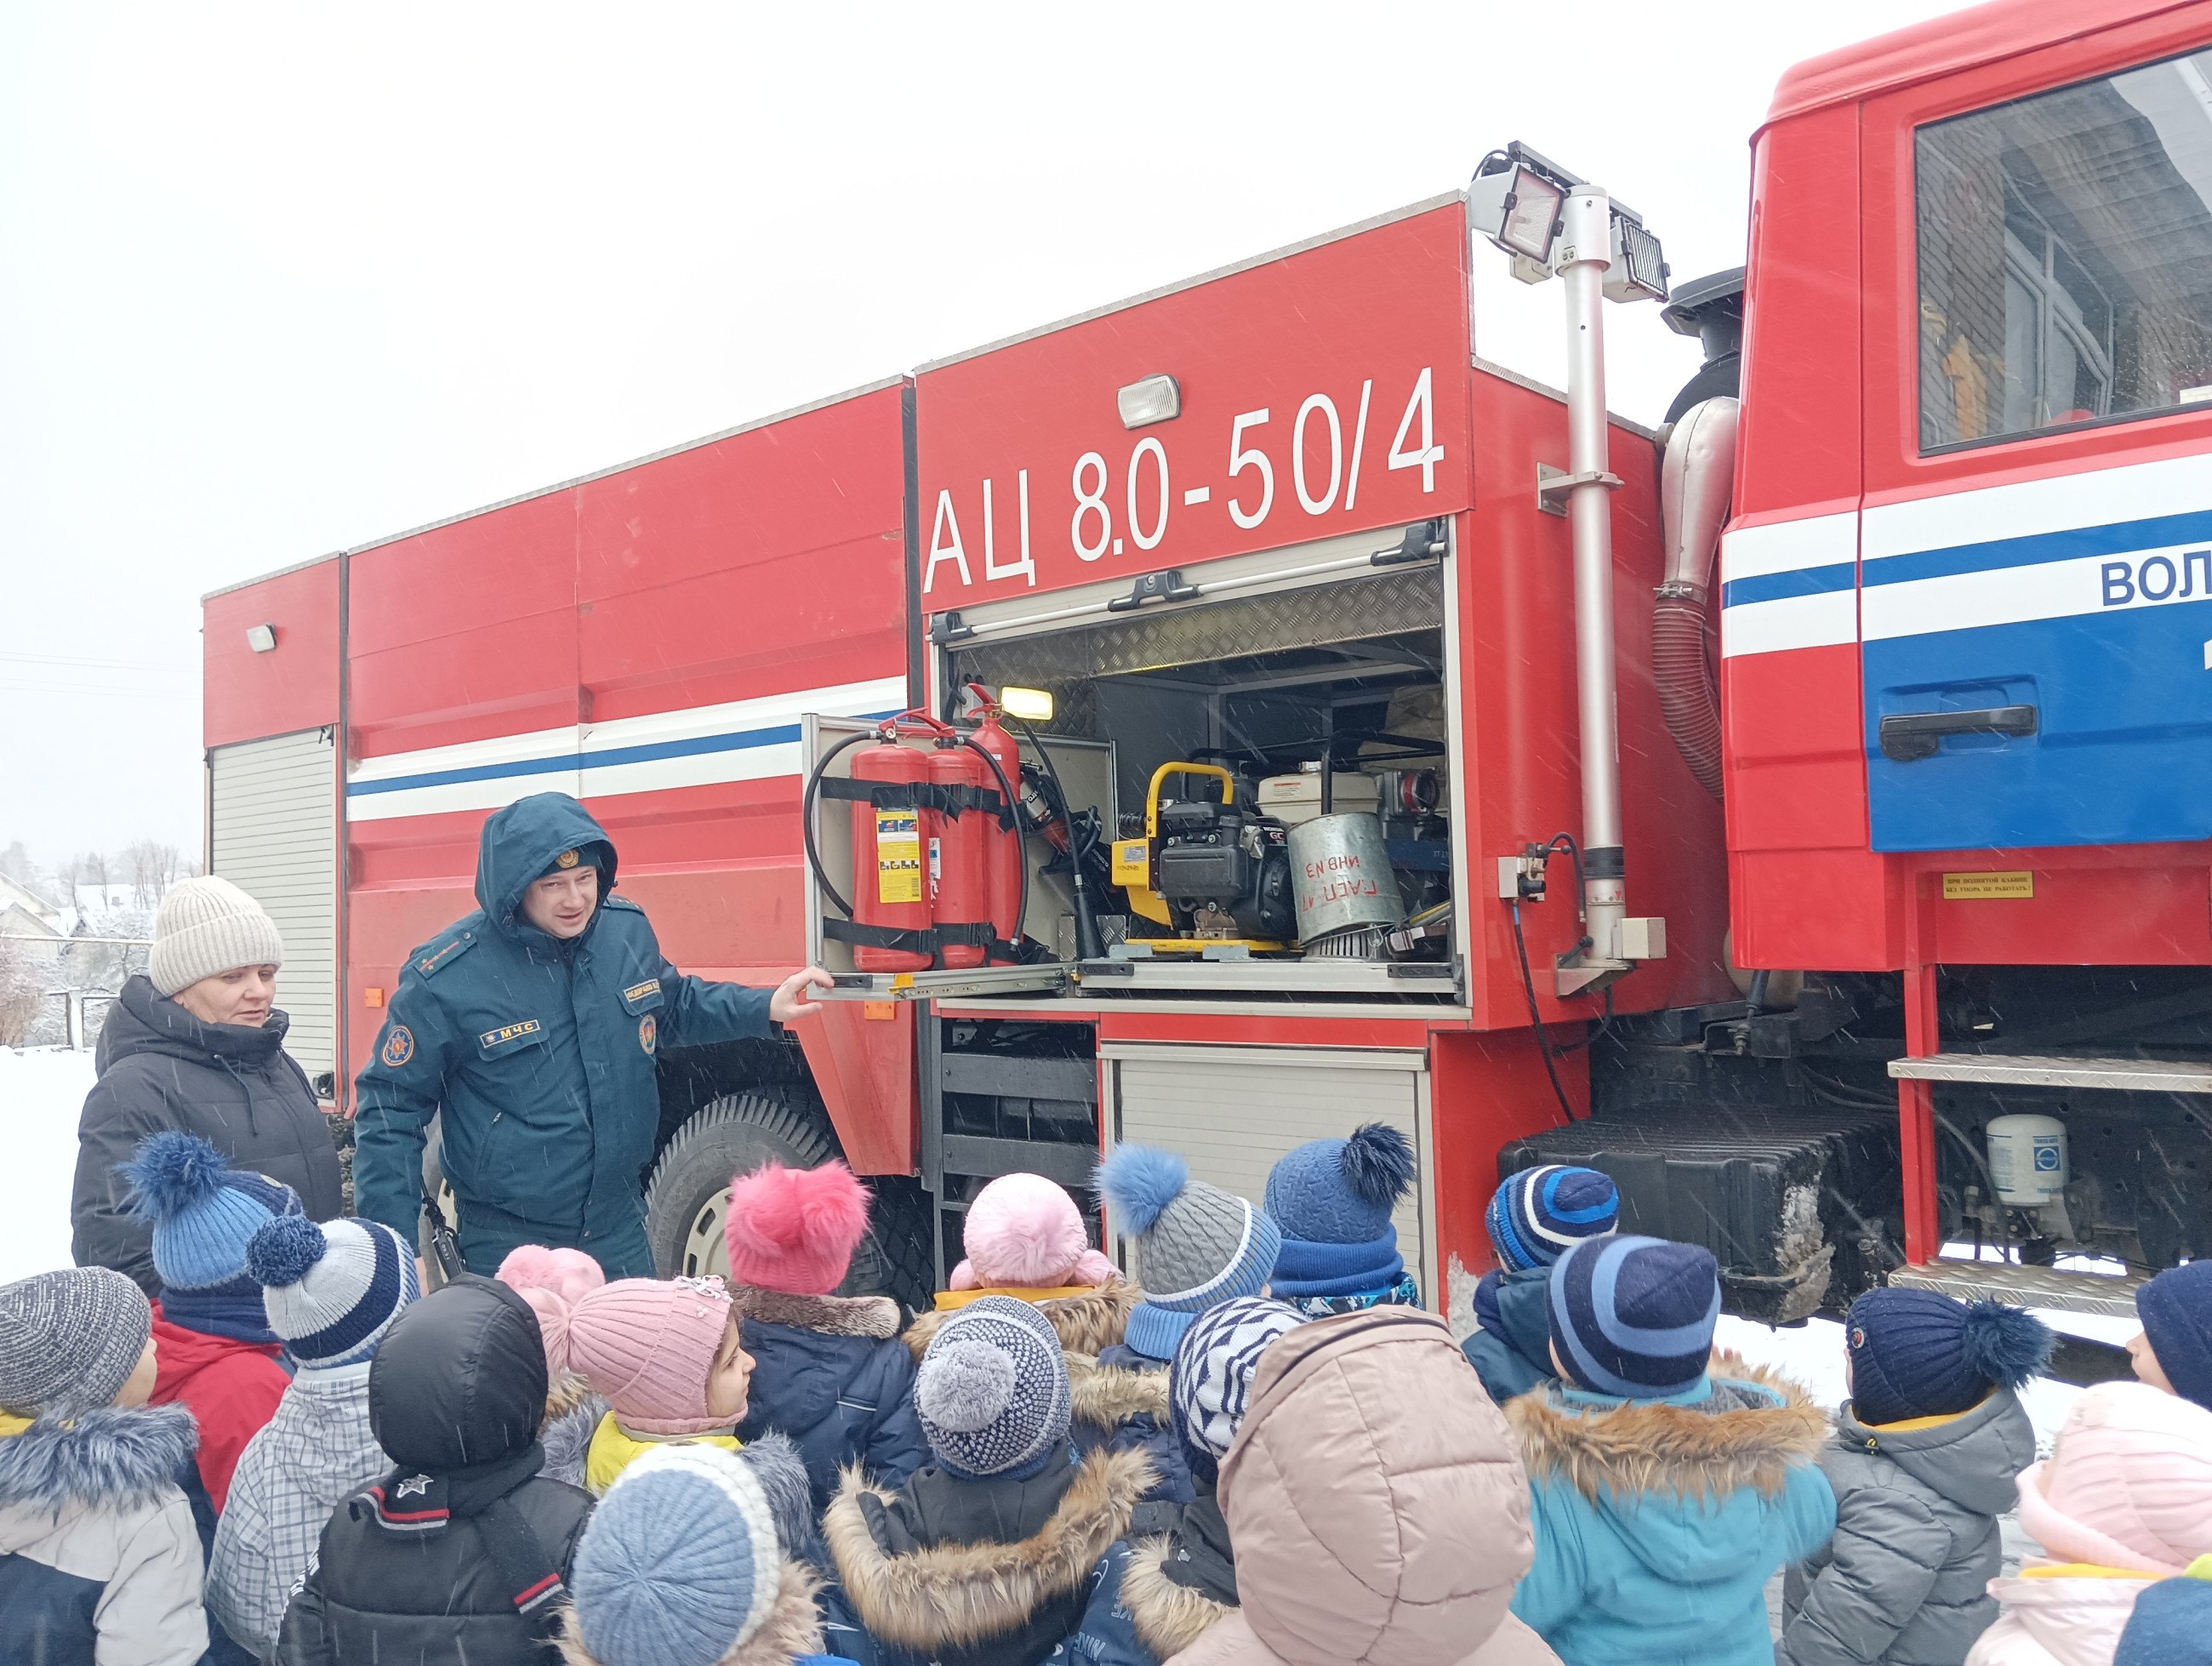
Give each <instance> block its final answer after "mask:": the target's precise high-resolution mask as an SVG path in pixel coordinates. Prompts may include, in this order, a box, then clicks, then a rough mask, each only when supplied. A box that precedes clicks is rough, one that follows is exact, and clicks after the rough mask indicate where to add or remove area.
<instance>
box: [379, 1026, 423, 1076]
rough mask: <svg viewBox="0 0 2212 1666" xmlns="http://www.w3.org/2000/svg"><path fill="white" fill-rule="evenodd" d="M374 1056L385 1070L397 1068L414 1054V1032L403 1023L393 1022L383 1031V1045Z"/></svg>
mask: <svg viewBox="0 0 2212 1666" xmlns="http://www.w3.org/2000/svg"><path fill="white" fill-rule="evenodd" d="M376 1056H377V1057H378V1058H379V1059H380V1060H381V1061H383V1063H384V1067H385V1068H386V1070H397V1069H398V1068H399V1067H400V1066H401V1065H403V1064H405V1063H406V1062H407V1061H408V1060H410V1059H411V1058H413V1057H414V1056H415V1032H414V1031H411V1030H410V1029H409V1028H408V1027H407V1026H406V1025H404V1024H395V1025H392V1028H390V1029H389V1030H387V1031H385V1032H384V1045H383V1046H382V1047H380V1048H379V1049H377V1054H376Z"/></svg>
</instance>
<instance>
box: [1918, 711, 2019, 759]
mask: <svg viewBox="0 0 2212 1666" xmlns="http://www.w3.org/2000/svg"><path fill="white" fill-rule="evenodd" d="M2037 727H2039V719H2038V717H2037V714H2036V708H2034V707H2033V706H1984V707H1982V708H1979V709H1978V710H1973V711H1950V712H1898V713H1895V714H1893V715H1891V716H1888V717H1885V718H1883V719H1882V720H1881V730H1880V731H1879V733H1880V736H1881V755H1882V756H1883V757H1886V758H1887V759H1889V760H1890V761H1891V762H1892V763H1918V762H1919V761H1920V760H1921V759H1922V758H1928V757H1935V756H1936V753H1937V752H1938V751H1940V750H1942V744H1943V738H1944V737H1945V736H1946V735H1954V734H2002V735H2031V734H2033V733H2035V732H2036V729H2037Z"/></svg>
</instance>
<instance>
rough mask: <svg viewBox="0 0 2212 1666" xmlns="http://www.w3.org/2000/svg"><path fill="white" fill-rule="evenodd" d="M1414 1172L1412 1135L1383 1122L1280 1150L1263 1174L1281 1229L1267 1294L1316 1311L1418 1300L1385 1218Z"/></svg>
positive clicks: (1269, 1205)
mask: <svg viewBox="0 0 2212 1666" xmlns="http://www.w3.org/2000/svg"><path fill="white" fill-rule="evenodd" d="M1416 1172H1417V1165H1416V1163H1415V1160H1414V1157H1413V1142H1412V1141H1410V1140H1407V1138H1406V1136H1405V1135H1404V1134H1402V1133H1401V1132H1400V1131H1399V1130H1398V1129H1396V1128H1393V1127H1391V1126H1390V1124H1389V1123H1388V1122H1369V1123H1367V1124H1365V1125H1364V1126H1363V1127H1361V1128H1355V1129H1353V1130H1352V1133H1351V1134H1350V1135H1349V1136H1347V1137H1345V1138H1342V1139H1328V1140H1308V1141H1307V1142H1306V1143H1305V1144H1304V1145H1303V1146H1298V1147H1297V1149H1296V1150H1294V1151H1292V1152H1290V1153H1289V1154H1288V1155H1287V1156H1285V1157H1284V1158H1283V1159H1282V1160H1281V1161H1280V1162H1279V1163H1277V1164H1275V1166H1274V1168H1273V1170H1272V1171H1271V1172H1270V1173H1269V1174H1268V1176H1267V1213H1268V1214H1269V1215H1270V1216H1272V1217H1273V1219H1274V1221H1275V1223H1276V1225H1279V1226H1280V1227H1281V1228H1282V1230H1283V1244H1282V1248H1281V1249H1279V1250H1278V1251H1277V1252H1276V1256H1275V1268H1274V1274H1273V1278H1272V1280H1270V1288H1271V1289H1272V1290H1273V1293H1274V1294H1275V1295H1276V1296H1277V1297H1279V1298H1281V1299H1283V1300H1285V1301H1288V1302H1292V1303H1296V1304H1302V1305H1303V1304H1319V1307H1318V1308H1317V1309H1316V1310H1317V1311H1318V1310H1332V1309H1334V1308H1335V1307H1340V1306H1342V1305H1345V1304H1354V1305H1358V1304H1364V1298H1378V1299H1379V1298H1384V1297H1385V1296H1388V1297H1389V1298H1391V1299H1401V1298H1402V1296H1403V1295H1405V1294H1410V1295H1411V1296H1412V1298H1413V1300H1415V1301H1418V1300H1419V1292H1418V1290H1414V1289H1413V1288H1412V1286H1411V1285H1410V1282H1409V1281H1407V1280H1406V1260H1405V1257H1404V1256H1402V1255H1401V1254H1400V1253H1399V1250H1398V1231H1397V1228H1396V1227H1395V1225H1392V1224H1391V1219H1390V1216H1391V1214H1392V1213H1393V1212H1394V1211H1395V1209H1396V1208H1397V1207H1398V1204H1399V1202H1400V1201H1401V1200H1402V1199H1403V1198H1404V1197H1405V1195H1406V1194H1407V1192H1409V1191H1410V1190H1412V1189H1413V1180H1414V1176H1415V1174H1416ZM1401 1286H1403V1290H1402V1291H1401Z"/></svg>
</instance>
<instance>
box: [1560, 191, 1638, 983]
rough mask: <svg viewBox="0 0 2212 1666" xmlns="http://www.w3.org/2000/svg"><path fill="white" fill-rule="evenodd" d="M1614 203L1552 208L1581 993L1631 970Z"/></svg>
mask: <svg viewBox="0 0 2212 1666" xmlns="http://www.w3.org/2000/svg"><path fill="white" fill-rule="evenodd" d="M1612 261H1613V204H1612V201H1611V199H1610V198H1608V197H1607V194H1606V193H1605V192H1603V191H1602V190H1601V189H1599V188H1598V187H1596V186H1595V185H1576V186H1574V187H1573V188H1572V189H1571V190H1570V191H1569V192H1568V193H1567V198H1566V202H1565V204H1563V205H1562V207H1561V210H1560V226H1559V258H1558V270H1559V280H1560V283H1561V285H1562V286H1563V288H1564V289H1565V291H1566V297H1567V469H1568V475H1569V491H1568V497H1567V518H1568V524H1569V526H1571V529H1572V532H1573V535H1574V551H1575V693H1576V699H1577V706H1578V708H1579V713H1580V718H1581V730H1582V777H1583V916H1584V925H1583V936H1584V938H1585V939H1586V941H1585V943H1584V944H1583V946H1582V947H1580V948H1578V949H1577V950H1576V951H1575V952H1573V953H1571V954H1567V955H1563V956H1561V957H1560V959H1559V968H1558V973H1557V976H1558V983H1557V989H1558V993H1559V994H1560V995H1562V996H1565V995H1571V994H1580V993H1582V992H1583V991H1584V990H1587V989H1590V988H1594V987H1596V986H1598V985H1600V984H1601V983H1605V982H1611V981H1612V980H1613V978H1615V977H1618V976H1620V974H1621V973H1623V972H1625V971H1626V970H1629V967H1630V965H1631V964H1632V963H1630V962H1629V961H1627V960H1626V959H1625V958H1623V957H1622V955H1621V952H1620V951H1621V943H1620V936H1621V930H1620V927H1621V921H1623V920H1624V919H1626V917H1627V913H1628V885H1627V878H1626V873H1627V868H1626V861H1625V860H1624V855H1623V850H1622V832H1621V824H1620V720H1619V712H1618V702H1617V700H1616V696H1615V694H1614V690H1613V502H1612V494H1613V491H1614V490H1615V489H1617V488H1618V487H1619V486H1620V478H1619V477H1618V476H1616V475H1614V474H1613V471H1612V470H1611V468H1610V467H1609V466H1608V465H1609V464H1610V461H1611V458H1610V454H1609V447H1608V445H1607V440H1608V433H1607V413H1606V403H1605V293H1604V283H1605V274H1606V269H1607V267H1608V266H1609V265H1610V264H1612Z"/></svg>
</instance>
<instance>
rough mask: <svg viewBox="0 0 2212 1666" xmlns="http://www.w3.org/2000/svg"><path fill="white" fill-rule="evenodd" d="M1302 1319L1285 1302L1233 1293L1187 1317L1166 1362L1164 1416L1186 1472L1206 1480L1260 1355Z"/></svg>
mask: <svg viewBox="0 0 2212 1666" xmlns="http://www.w3.org/2000/svg"><path fill="white" fill-rule="evenodd" d="M1304 1322H1305V1320H1304V1315H1302V1314H1300V1313H1299V1312H1298V1310H1297V1309H1296V1308H1293V1307H1291V1306H1290V1305H1289V1304H1287V1303H1284V1302H1277V1301H1270V1300H1268V1299H1267V1298H1266V1297H1263V1296H1239V1297H1238V1298H1237V1299H1236V1300H1235V1301H1233V1302H1224V1303H1222V1304H1221V1305H1220V1306H1218V1307H1210V1308H1208V1309H1207V1310H1206V1311H1205V1312H1203V1313H1201V1314H1200V1315H1199V1316H1198V1317H1197V1318H1195V1319H1194V1320H1192V1321H1191V1323H1190V1329H1188V1330H1186V1331H1185V1332H1183V1334H1182V1341H1181V1342H1180V1343H1178V1344H1177V1345H1176V1354H1175V1361H1174V1363H1173V1364H1172V1365H1170V1366H1169V1367H1168V1416H1169V1418H1170V1421H1171V1422H1172V1423H1173V1424H1174V1426H1175V1432H1176V1439H1177V1440H1179V1441H1181V1442H1182V1449H1183V1451H1184V1454H1185V1455H1186V1456H1188V1458H1189V1459H1190V1467H1191V1470H1192V1473H1194V1474H1196V1475H1198V1476H1199V1477H1200V1479H1202V1480H1206V1481H1211V1480H1212V1479H1213V1478H1214V1477H1215V1475H1217V1474H1218V1473H1219V1470H1220V1464H1221V1460H1222V1459H1223V1458H1225V1457H1226V1456H1229V1448H1230V1445H1231V1443H1232V1442H1233V1441H1235V1440H1236V1438H1237V1428H1238V1426H1240V1425H1241V1424H1243V1421H1244V1408H1245V1406H1246V1405H1247V1404H1248V1403H1249V1401H1250V1397H1251V1393H1252V1377H1253V1375H1254V1373H1255V1372H1256V1371H1258V1370H1259V1369H1260V1356H1261V1354H1262V1353H1266V1352H1267V1345H1268V1344H1269V1343H1271V1342H1273V1341H1274V1340H1275V1339H1276V1338H1277V1337H1279V1336H1280V1335H1282V1334H1283V1333H1284V1332H1285V1331H1286V1330H1295V1329H1297V1327H1298V1326H1299V1325H1301V1324H1303V1323H1304Z"/></svg>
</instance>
